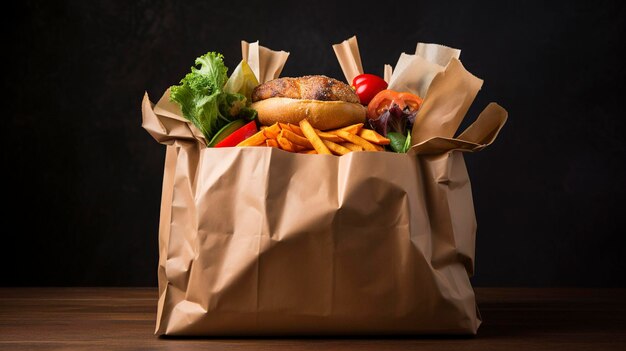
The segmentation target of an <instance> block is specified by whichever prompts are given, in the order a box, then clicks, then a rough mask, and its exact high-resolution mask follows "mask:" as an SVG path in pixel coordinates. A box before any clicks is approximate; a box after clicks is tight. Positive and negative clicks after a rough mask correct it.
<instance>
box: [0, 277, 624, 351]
mask: <svg viewBox="0 0 626 351" xmlns="http://www.w3.org/2000/svg"><path fill="white" fill-rule="evenodd" d="M476 293H477V297H478V301H479V306H480V310H481V313H482V316H483V320H484V322H483V325H482V326H481V328H480V330H479V331H478V336H476V337H474V338H459V337H454V338H452V337H415V338H414V337H399V338H383V339H381V338H330V339H324V338H313V339H312V338H307V339H298V338H288V339H247V338H243V339H215V338H213V339H202V338H192V339H181V338H159V337H157V336H155V335H154V334H153V332H154V320H155V317H156V299H157V292H156V289H153V288H0V350H57V349H63V350H199V349H202V350H381V349H384V350H512V349H518V350H589V349H598V350H624V349H626V299H625V297H626V289H529V288H522V289H517V288H478V289H476Z"/></svg>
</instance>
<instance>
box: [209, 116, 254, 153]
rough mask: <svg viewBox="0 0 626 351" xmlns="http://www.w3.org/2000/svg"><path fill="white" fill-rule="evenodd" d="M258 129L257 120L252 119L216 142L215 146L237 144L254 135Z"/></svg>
mask: <svg viewBox="0 0 626 351" xmlns="http://www.w3.org/2000/svg"><path fill="white" fill-rule="evenodd" d="M257 131H258V130H257V127H256V122H255V121H252V122H250V123H248V124H246V125H245V126H243V127H241V128H239V129H237V130H236V131H234V132H232V133H231V134H230V135H229V136H227V137H225V138H224V139H222V141H220V142H219V143H217V144H215V146H214V147H229V146H237V144H239V143H240V142H242V141H244V140H246V139H248V138H249V137H251V136H253V135H254V134H255V133H256V132H257Z"/></svg>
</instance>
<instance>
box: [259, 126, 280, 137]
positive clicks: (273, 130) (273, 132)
mask: <svg viewBox="0 0 626 351" xmlns="http://www.w3.org/2000/svg"><path fill="white" fill-rule="evenodd" d="M278 133H280V126H279V125H278V123H274V124H272V125H271V126H269V127H267V128H265V129H263V134H265V137H266V138H268V139H276V138H277V137H278Z"/></svg>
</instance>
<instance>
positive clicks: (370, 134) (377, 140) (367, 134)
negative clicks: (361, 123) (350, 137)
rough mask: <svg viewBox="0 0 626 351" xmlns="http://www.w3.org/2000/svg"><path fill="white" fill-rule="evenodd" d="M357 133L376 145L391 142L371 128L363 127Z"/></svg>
mask: <svg viewBox="0 0 626 351" xmlns="http://www.w3.org/2000/svg"><path fill="white" fill-rule="evenodd" d="M357 135H358V136H360V137H361V138H363V139H365V140H367V141H369V142H371V143H374V144H378V145H389V143H390V142H391V141H390V140H389V139H387V138H385V137H384V136H382V135H380V134H378V133H376V132H375V131H373V130H371V129H365V128H363V129H361V131H360V132H359V133H358V134H357Z"/></svg>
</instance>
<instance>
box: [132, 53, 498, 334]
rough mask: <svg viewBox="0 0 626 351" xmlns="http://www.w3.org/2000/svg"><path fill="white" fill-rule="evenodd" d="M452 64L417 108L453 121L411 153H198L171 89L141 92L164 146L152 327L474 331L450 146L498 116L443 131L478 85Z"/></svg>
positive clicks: (150, 126)
mask: <svg viewBox="0 0 626 351" xmlns="http://www.w3.org/2000/svg"><path fill="white" fill-rule="evenodd" d="M454 60H455V59H454ZM454 60H452V61H451V64H450V65H448V67H447V69H446V71H445V74H442V75H437V77H436V78H435V79H434V80H433V84H432V85H431V87H430V89H429V91H428V94H427V96H426V100H428V99H432V100H431V101H432V102H430V103H429V105H426V103H427V101H425V102H424V104H425V106H427V107H428V106H430V107H428V109H427V111H426V113H424V114H423V116H421V118H422V119H423V120H424V121H425V122H424V123H425V124H427V125H430V123H433V122H431V119H434V118H435V117H436V114H439V113H442V114H444V115H442V116H439V118H440V119H441V120H442V121H446V123H447V124H449V127H446V128H444V130H445V131H444V132H442V133H435V134H434V135H426V134H420V139H419V140H421V139H424V140H425V141H423V142H421V143H417V144H416V145H414V146H413V148H412V149H411V152H410V153H408V154H396V153H391V152H380V153H370V152H353V153H350V154H347V155H344V156H341V157H337V156H331V155H302V154H296V153H289V152H285V151H282V150H278V149H275V148H268V147H247V148H236V147H235V148H206V147H205V146H204V144H203V143H202V140H201V139H200V137H199V134H198V132H197V130H194V128H191V127H190V125H189V123H188V122H186V121H185V120H184V118H182V117H181V115H180V111H177V109H176V106H175V105H172V104H169V103H168V99H167V98H166V97H167V94H168V93H167V92H166V94H165V95H164V97H163V98H162V99H161V100H160V101H159V103H158V104H157V105H156V106H154V107H153V106H152V104H151V103H150V100H149V98H148V96H147V95H146V96H145V97H144V100H143V104H142V112H143V127H144V128H145V129H146V130H147V131H148V132H149V133H150V134H151V135H152V136H153V137H154V138H155V139H156V140H157V141H159V142H160V143H163V144H166V145H167V153H166V160H165V170H164V177H163V194H162V203H161V220H160V227H159V269H158V277H159V302H158V313H157V325H156V331H155V332H156V333H157V334H166V335H204V336H228V335H232V336H240V335H374V334H378V335H384V334H396V335H397V334H475V333H476V331H477V329H478V327H479V325H480V316H479V315H478V312H477V308H476V302H475V297H474V292H473V289H472V287H471V284H470V281H469V277H470V276H471V275H472V274H473V269H474V242H475V232H476V219H475V215H474V207H473V203H472V194H471V187H470V181H469V177H468V174H467V170H466V167H465V163H464V159H463V154H462V153H460V152H456V151H454V150H461V151H478V150H480V149H482V148H484V147H485V146H487V145H489V144H490V143H491V142H493V140H494V139H495V137H496V136H497V133H498V131H499V130H500V128H501V127H502V125H503V124H504V122H505V121H506V111H504V110H503V109H502V108H501V107H499V106H498V105H496V104H491V105H489V106H488V107H487V108H486V109H485V111H483V113H482V114H481V116H480V117H479V118H478V119H477V120H476V122H474V123H473V124H472V125H471V126H470V127H469V128H468V129H467V130H466V131H465V132H463V133H461V135H459V137H458V138H457V139H454V138H452V137H453V133H454V132H452V134H450V131H449V130H448V129H450V130H451V129H452V126H453V125H457V127H458V123H457V122H459V123H460V121H458V119H459V117H458V116H459V115H461V117H460V118H462V117H463V116H462V115H463V114H464V113H462V112H463V111H465V110H466V105H467V103H468V100H470V98H471V97H472V96H473V92H474V91H475V90H476V85H477V84H478V83H477V81H476V78H475V77H474V78H473V76H471V75H469V76H468V74H469V73H467V72H466V71H465V70H464V69H463V67H462V66H461V65H460V63H458V61H456V62H455V61H454ZM394 74H395V72H394ZM470 76H471V77H470ZM400 78H403V77H401V76H400V77H399V78H398V79H400ZM405 81H410V79H405ZM445 94H447V95H446V97H447V98H446V99H443V96H444V95H445ZM470 102H471V101H470ZM442 105H443V106H442ZM461 137H462V138H461Z"/></svg>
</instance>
